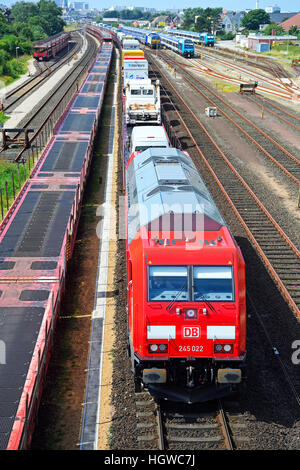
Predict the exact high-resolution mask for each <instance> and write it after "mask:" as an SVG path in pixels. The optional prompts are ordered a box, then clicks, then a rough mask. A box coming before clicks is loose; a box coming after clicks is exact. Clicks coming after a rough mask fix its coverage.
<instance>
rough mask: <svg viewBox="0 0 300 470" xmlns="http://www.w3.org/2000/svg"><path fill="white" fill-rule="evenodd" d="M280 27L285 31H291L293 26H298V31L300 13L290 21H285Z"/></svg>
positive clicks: (299, 27)
mask: <svg viewBox="0 0 300 470" xmlns="http://www.w3.org/2000/svg"><path fill="white" fill-rule="evenodd" d="M280 26H281V27H282V28H283V29H284V31H289V30H290V29H291V27H292V26H297V27H298V29H300V13H297V15H294V16H292V17H291V18H289V19H288V20H285V21H283V22H282V23H280Z"/></svg>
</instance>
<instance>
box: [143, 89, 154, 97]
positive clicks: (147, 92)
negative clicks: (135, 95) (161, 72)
mask: <svg viewBox="0 0 300 470" xmlns="http://www.w3.org/2000/svg"><path fill="white" fill-rule="evenodd" d="M143 95H147V96H149V95H153V90H143Z"/></svg>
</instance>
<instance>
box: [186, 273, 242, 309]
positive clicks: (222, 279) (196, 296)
mask: <svg viewBox="0 0 300 470" xmlns="http://www.w3.org/2000/svg"><path fill="white" fill-rule="evenodd" d="M203 298H204V299H205V300H210V301H214V302H218V301H222V302H232V301H233V300H234V292H233V268H232V266H194V267H193V300H194V301H201V300H202V299H203Z"/></svg>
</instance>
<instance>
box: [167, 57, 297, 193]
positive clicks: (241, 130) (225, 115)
mask: <svg viewBox="0 0 300 470" xmlns="http://www.w3.org/2000/svg"><path fill="white" fill-rule="evenodd" d="M165 61H166V62H167V63H168V62H169V60H166V59H165ZM171 62H173V61H171ZM174 62H175V63H176V64H177V65H178V66H179V67H180V68H181V66H180V64H179V63H178V62H176V61H174ZM183 67H184V66H183ZM184 73H186V74H188V75H189V76H191V77H192V78H193V79H194V80H195V81H196V82H198V83H200V84H201V86H203V87H204V88H205V89H206V90H207V91H208V92H209V93H211V94H212V95H213V96H215V97H216V98H217V99H218V100H220V101H221V102H222V103H223V104H224V105H225V106H227V107H228V108H229V109H230V110H231V111H232V112H234V113H235V114H236V115H237V116H238V117H239V118H241V119H242V120H243V121H245V122H246V123H247V124H248V125H250V126H251V127H252V128H253V129H254V130H255V131H257V132H258V133H259V134H261V135H262V136H263V137H264V138H265V139H267V140H269V142H271V144H273V145H274V146H275V147H277V148H278V149H279V150H280V151H281V152H283V153H284V154H285V155H286V156H287V157H288V158H290V159H291V160H292V161H293V162H294V163H295V164H296V165H298V166H299V168H300V161H299V160H298V159H297V158H296V157H294V155H292V154H291V153H290V152H289V151H288V150H286V149H285V148H284V147H282V146H281V145H280V144H279V143H278V142H276V141H275V140H274V139H272V137H270V136H268V135H267V134H266V133H265V132H264V131H262V130H261V129H259V128H258V127H257V126H256V125H255V124H253V123H252V122H251V121H249V119H247V118H246V117H245V116H243V115H242V114H241V113H240V112H239V111H237V110H236V109H235V108H233V107H232V106H231V105H230V104H229V103H226V101H225V100H223V99H222V98H221V97H219V96H218V95H217V94H216V93H215V92H214V91H213V90H211V89H210V88H209V87H208V86H207V85H205V84H204V83H202V82H200V80H199V79H197V77H194V76H193V75H192V74H191V73H190V72H188V71H187V70H184ZM185 79H186V81H187V82H188V83H189V84H190V85H191V86H192V87H193V88H194V89H195V90H196V91H197V92H198V93H200V94H201V95H202V96H203V97H204V98H205V99H206V100H207V101H209V102H210V103H211V104H212V105H214V106H215V107H216V108H217V109H218V110H219V111H220V113H221V114H223V116H224V117H226V119H228V120H229V122H231V124H233V125H234V126H235V127H236V128H237V129H238V130H239V131H240V132H241V133H242V134H244V136H245V137H247V139H249V140H250V141H251V142H252V143H253V144H254V145H255V146H256V147H257V148H258V149H259V150H260V151H261V152H263V153H264V154H265V155H266V156H267V157H268V158H269V159H270V160H272V162H273V163H274V164H275V165H276V166H278V167H279V168H280V170H281V171H283V172H284V173H285V174H286V175H287V176H288V177H289V178H290V179H291V180H293V182H294V183H296V184H297V185H298V186H299V185H300V180H299V179H298V178H297V177H295V176H294V175H293V174H292V173H291V172H290V171H289V170H287V169H286V168H285V167H284V166H283V165H282V164H281V163H280V162H278V160H276V158H275V157H273V155H271V154H270V153H269V152H268V151H267V150H266V149H265V148H264V147H263V146H262V145H261V144H259V142H257V141H256V140H255V139H254V138H253V137H252V136H251V135H250V134H248V132H247V131H245V130H244V129H243V128H242V127H241V126H240V125H239V124H237V123H236V122H235V121H234V120H233V119H232V118H231V117H230V116H229V115H228V114H227V113H226V112H225V111H223V110H222V109H221V108H220V106H218V105H217V104H216V103H215V102H214V101H213V100H212V99H210V98H209V97H208V96H207V95H205V93H204V92H203V91H201V90H200V89H199V88H198V87H197V86H196V85H195V84H194V83H193V82H192V81H191V80H189V79H188V78H186V77H185Z"/></svg>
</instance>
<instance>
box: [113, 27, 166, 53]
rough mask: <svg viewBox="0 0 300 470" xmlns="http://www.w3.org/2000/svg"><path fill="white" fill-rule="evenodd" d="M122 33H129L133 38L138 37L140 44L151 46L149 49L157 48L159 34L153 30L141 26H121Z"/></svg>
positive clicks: (158, 45)
mask: <svg viewBox="0 0 300 470" xmlns="http://www.w3.org/2000/svg"><path fill="white" fill-rule="evenodd" d="M121 29H122V33H125V34H131V35H132V36H133V37H134V38H135V39H138V40H139V41H140V42H141V43H142V44H146V46H149V47H151V49H158V48H159V47H160V36H159V34H158V33H156V32H155V31H149V30H145V29H141V28H129V27H126V26H122V28H121Z"/></svg>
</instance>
